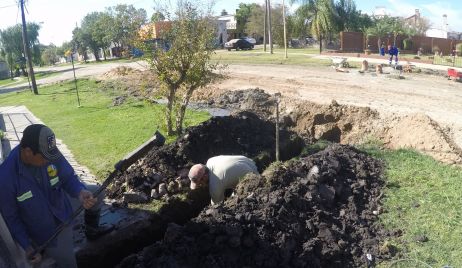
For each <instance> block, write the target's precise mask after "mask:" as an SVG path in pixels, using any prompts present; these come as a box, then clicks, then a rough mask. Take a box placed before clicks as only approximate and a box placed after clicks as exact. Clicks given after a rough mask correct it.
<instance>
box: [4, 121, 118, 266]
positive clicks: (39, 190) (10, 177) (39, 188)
mask: <svg viewBox="0 0 462 268" xmlns="http://www.w3.org/2000/svg"><path fill="white" fill-rule="evenodd" d="M0 174H1V175H0V212H1V213H2V215H3V218H4V219H5V222H6V224H7V226H8V229H9V231H10V233H11V235H12V237H13V239H14V240H15V241H16V242H17V243H18V244H19V245H20V246H21V247H22V248H23V249H24V250H25V251H26V254H27V255H28V258H29V261H30V262H31V263H32V264H36V263H39V262H40V260H41V254H42V253H41V252H39V253H37V254H35V255H34V256H31V255H32V252H33V251H34V247H37V246H40V245H42V244H43V243H44V242H45V241H47V240H48V239H49V238H50V237H51V236H52V235H53V234H54V232H55V231H56V228H57V227H58V226H59V225H60V224H61V223H63V222H65V221H67V220H68V219H69V218H70V216H71V214H72V211H73V209H72V205H71V202H70V200H69V199H68V197H67V195H68V196H70V197H72V198H76V199H78V200H79V201H80V202H81V204H82V205H83V207H84V208H85V209H86V211H85V223H86V234H87V237H89V236H91V235H95V232H99V231H103V232H105V231H109V229H106V230H102V229H99V227H100V226H98V225H99V211H98V209H99V208H100V205H101V204H102V201H101V200H100V201H98V200H97V199H96V198H95V197H93V195H92V193H91V192H90V191H89V190H87V188H86V186H85V185H84V184H83V183H82V182H80V180H79V179H78V176H77V175H76V174H75V172H74V169H73V168H72V167H71V165H70V164H69V162H67V160H66V159H65V158H64V157H63V156H62V154H61V152H60V151H59V150H58V148H57V147H56V138H55V135H54V133H53V131H52V130H51V129H50V128H48V127H46V126H44V125H41V124H33V125H29V126H28V127H26V129H25V130H24V132H23V137H22V139H21V142H20V144H19V145H18V146H17V147H15V148H14V149H13V150H12V151H11V153H10V154H9V156H8V158H7V159H5V161H4V162H3V163H2V165H0ZM90 208H91V210H90ZM92 238H95V236H93V237H92ZM45 254H46V255H48V256H50V257H51V258H53V259H54V260H55V261H56V263H57V265H58V267H63V268H64V267H65V268H68V267H77V264H76V260H75V255H74V249H73V234H72V225H70V226H67V227H66V228H65V229H64V230H63V231H62V232H61V233H60V234H59V235H58V237H57V238H56V239H55V241H54V242H53V243H51V245H50V246H49V247H48V248H46V249H45Z"/></svg>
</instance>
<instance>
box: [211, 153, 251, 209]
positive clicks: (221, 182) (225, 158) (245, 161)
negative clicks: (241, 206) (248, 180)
mask: <svg viewBox="0 0 462 268" xmlns="http://www.w3.org/2000/svg"><path fill="white" fill-rule="evenodd" d="M206 166H207V168H208V170H209V191H210V196H211V198H212V204H216V203H219V202H221V201H223V200H224V199H225V190H227V189H234V187H236V185H237V184H238V182H239V179H240V178H242V177H244V176H245V175H246V174H247V173H255V174H258V170H257V166H256V165H255V162H253V160H252V159H249V158H247V157H245V156H242V155H220V156H215V157H212V158H210V159H209V160H208V161H207V164H206Z"/></svg>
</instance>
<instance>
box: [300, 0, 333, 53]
mask: <svg viewBox="0 0 462 268" xmlns="http://www.w3.org/2000/svg"><path fill="white" fill-rule="evenodd" d="M294 2H301V3H303V5H308V6H307V7H306V8H307V9H309V10H311V12H312V14H313V15H312V17H311V22H310V23H311V27H310V30H311V33H312V34H313V35H314V36H316V38H317V39H318V40H319V53H321V52H322V41H323V38H326V36H327V35H328V34H331V33H332V32H334V31H335V30H336V27H337V26H336V22H338V19H337V16H338V14H337V13H336V11H335V5H334V2H333V0H292V3H294Z"/></svg>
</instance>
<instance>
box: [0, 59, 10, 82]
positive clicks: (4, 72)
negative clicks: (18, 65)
mask: <svg viewBox="0 0 462 268" xmlns="http://www.w3.org/2000/svg"><path fill="white" fill-rule="evenodd" d="M8 77H10V69H9V68H8V64H7V63H6V62H4V61H0V79H6V78H8Z"/></svg>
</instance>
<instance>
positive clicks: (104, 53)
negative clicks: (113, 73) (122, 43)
mask: <svg viewBox="0 0 462 268" xmlns="http://www.w3.org/2000/svg"><path fill="white" fill-rule="evenodd" d="M103 55H104V60H105V61H106V60H107V58H106V50H105V49H103Z"/></svg>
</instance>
